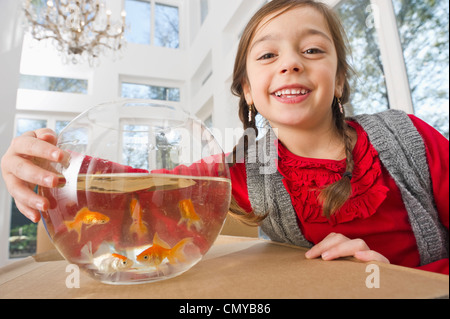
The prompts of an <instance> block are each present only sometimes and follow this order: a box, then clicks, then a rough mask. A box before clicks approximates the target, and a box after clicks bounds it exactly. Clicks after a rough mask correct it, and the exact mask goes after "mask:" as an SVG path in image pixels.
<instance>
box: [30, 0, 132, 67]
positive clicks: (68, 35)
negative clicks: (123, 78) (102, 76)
mask: <svg viewBox="0 0 450 319" xmlns="http://www.w3.org/2000/svg"><path fill="white" fill-rule="evenodd" d="M44 1H45V0H25V2H24V11H25V16H26V18H27V20H28V25H29V32H30V34H31V36H32V37H33V38H34V39H36V40H38V41H42V40H51V41H52V42H53V43H54V45H55V46H56V48H57V50H58V51H59V52H60V53H61V56H62V59H63V62H64V63H73V64H77V63H81V62H84V61H86V60H87V61H88V62H89V65H91V66H98V65H99V63H100V60H99V56H100V55H101V54H107V53H109V52H113V54H115V55H117V54H118V53H119V54H120V53H121V52H122V51H123V49H124V46H125V44H126V42H125V39H124V32H125V16H126V13H125V11H122V13H121V21H120V22H119V21H116V22H112V21H111V15H112V12H111V10H109V9H107V8H106V6H105V4H104V3H103V1H101V0H48V1H47V2H46V4H45V3H44Z"/></svg>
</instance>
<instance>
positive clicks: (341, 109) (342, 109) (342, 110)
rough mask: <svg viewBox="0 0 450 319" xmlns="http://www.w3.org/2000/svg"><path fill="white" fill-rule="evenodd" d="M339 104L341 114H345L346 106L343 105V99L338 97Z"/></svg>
mask: <svg viewBox="0 0 450 319" xmlns="http://www.w3.org/2000/svg"><path fill="white" fill-rule="evenodd" d="M338 104H339V111H341V114H344V107H343V106H342V101H341V99H340V98H338Z"/></svg>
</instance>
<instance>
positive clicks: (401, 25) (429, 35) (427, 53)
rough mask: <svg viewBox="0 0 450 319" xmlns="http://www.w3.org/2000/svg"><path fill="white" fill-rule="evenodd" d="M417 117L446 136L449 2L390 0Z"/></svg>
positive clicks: (447, 119)
mask: <svg viewBox="0 0 450 319" xmlns="http://www.w3.org/2000/svg"><path fill="white" fill-rule="evenodd" d="M393 4H394V9H395V15H396V20H397V25H398V29H399V33H400V39H401V42H402V47H403V55H404V58H405V63H406V69H407V72H408V78H409V86H410V89H411V96H412V100H413V105H414V111H415V113H416V115H417V116H418V117H420V118H421V119H423V120H425V121H426V122H427V123H429V124H430V125H433V126H434V127H435V128H436V129H438V130H439V131H440V132H441V133H443V134H444V135H445V136H446V137H447V138H448V137H449V110H448V107H449V92H448V90H449V67H448V64H449V44H448V42H449V33H448V25H449V3H448V1H442V0H441V1H423V0H409V1H400V0H394V1H393Z"/></svg>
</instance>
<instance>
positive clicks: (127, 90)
mask: <svg viewBox="0 0 450 319" xmlns="http://www.w3.org/2000/svg"><path fill="white" fill-rule="evenodd" d="M122 97H123V98H128V99H149V100H159V101H171V102H180V89H179V88H168V87H161V86H152V85H145V84H135V83H122Z"/></svg>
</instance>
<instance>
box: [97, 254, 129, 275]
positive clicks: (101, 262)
mask: <svg viewBox="0 0 450 319" xmlns="http://www.w3.org/2000/svg"><path fill="white" fill-rule="evenodd" d="M93 264H94V265H95V266H97V269H98V270H99V271H100V272H102V273H105V274H108V275H111V274H113V273H116V272H120V271H124V270H127V269H130V268H131V267H132V266H133V261H132V260H130V259H128V258H127V257H125V256H122V255H119V254H109V255H103V256H100V257H97V258H95V259H94V261H93Z"/></svg>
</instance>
